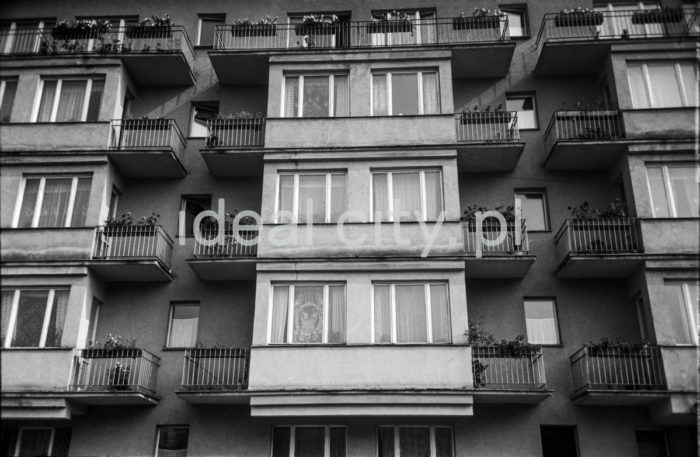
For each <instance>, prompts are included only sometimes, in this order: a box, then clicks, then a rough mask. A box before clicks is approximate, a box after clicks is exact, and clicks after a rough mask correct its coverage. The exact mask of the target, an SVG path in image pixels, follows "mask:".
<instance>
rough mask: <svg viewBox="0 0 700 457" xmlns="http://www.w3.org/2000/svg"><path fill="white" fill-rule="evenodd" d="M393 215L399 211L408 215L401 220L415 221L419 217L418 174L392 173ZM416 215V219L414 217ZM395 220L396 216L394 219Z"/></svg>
mask: <svg viewBox="0 0 700 457" xmlns="http://www.w3.org/2000/svg"><path fill="white" fill-rule="evenodd" d="M392 180H393V190H394V214H397V213H398V212H399V211H403V212H405V213H410V215H405V214H404V215H402V216H401V220H409V221H413V220H416V219H417V217H418V218H420V217H421V196H420V174H419V173H418V172H412V173H393V174H392ZM416 214H417V217H416ZM394 220H396V216H395V217H394Z"/></svg>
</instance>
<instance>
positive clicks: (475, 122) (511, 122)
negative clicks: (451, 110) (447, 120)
mask: <svg viewBox="0 0 700 457" xmlns="http://www.w3.org/2000/svg"><path fill="white" fill-rule="evenodd" d="M455 125H456V127H457V142H458V143H481V142H500V141H518V140H519V139H520V131H519V130H518V113H517V112H516V111H465V112H463V113H457V114H455Z"/></svg>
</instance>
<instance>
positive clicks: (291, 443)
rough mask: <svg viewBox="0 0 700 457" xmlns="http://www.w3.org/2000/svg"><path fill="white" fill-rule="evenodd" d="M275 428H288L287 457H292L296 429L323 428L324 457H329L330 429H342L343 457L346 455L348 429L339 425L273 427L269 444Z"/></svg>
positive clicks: (271, 441)
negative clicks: (343, 441) (343, 440)
mask: <svg viewBox="0 0 700 457" xmlns="http://www.w3.org/2000/svg"><path fill="white" fill-rule="evenodd" d="M276 428H288V429H289V457H294V448H295V447H296V441H295V438H296V429H298V428H323V432H324V438H323V455H324V457H330V444H331V429H332V428H342V429H343V432H344V435H345V451H344V455H345V456H346V457H347V455H348V427H347V426H346V425H340V424H330V425H325V424H324V425H319V424H303V425H273V426H272V427H271V429H270V443H273V442H274V437H275V429H276ZM274 451H275V450H274V448H273V447H272V445H270V455H273V453H274Z"/></svg>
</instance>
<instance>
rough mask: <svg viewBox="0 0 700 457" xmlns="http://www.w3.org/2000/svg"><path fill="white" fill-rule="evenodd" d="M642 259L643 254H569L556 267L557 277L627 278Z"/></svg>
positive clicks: (639, 264)
mask: <svg viewBox="0 0 700 457" xmlns="http://www.w3.org/2000/svg"><path fill="white" fill-rule="evenodd" d="M643 261H644V255H643V254H632V253H631V254H615V255H604V254H601V255H591V254H587V255H585V256H584V255H569V256H567V257H566V258H565V259H564V261H563V262H562V263H561V264H560V265H559V268H557V273H556V275H557V277H559V278H627V277H629V275H631V274H632V273H633V272H634V271H635V270H636V269H637V268H639V266H641V265H642V263H643Z"/></svg>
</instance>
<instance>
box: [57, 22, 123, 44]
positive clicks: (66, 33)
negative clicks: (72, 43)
mask: <svg viewBox="0 0 700 457" xmlns="http://www.w3.org/2000/svg"><path fill="white" fill-rule="evenodd" d="M110 27H111V24H110V22H109V21H107V20H99V19H92V20H90V19H78V20H75V21H69V20H68V19H64V20H62V21H61V22H59V23H58V24H56V27H54V29H53V30H52V31H51V36H52V37H53V38H54V39H55V40H68V39H89V38H99V37H101V36H102V35H103V34H105V33H107V32H108V31H109V29H110Z"/></svg>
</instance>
